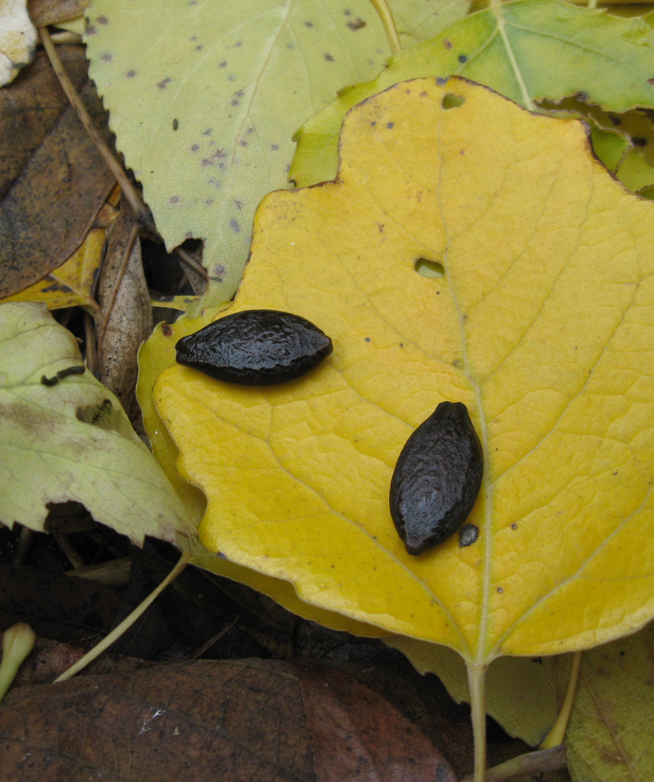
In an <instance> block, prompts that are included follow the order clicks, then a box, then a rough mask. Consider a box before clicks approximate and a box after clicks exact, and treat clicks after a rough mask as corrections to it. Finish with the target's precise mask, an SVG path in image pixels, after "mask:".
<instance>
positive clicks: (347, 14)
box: [343, 8, 352, 16]
mask: <svg viewBox="0 0 654 782" xmlns="http://www.w3.org/2000/svg"><path fill="white" fill-rule="evenodd" d="M343 13H344V14H345V16H351V15H352V11H350V10H349V9H348V8H346V9H345V10H344V11H343Z"/></svg>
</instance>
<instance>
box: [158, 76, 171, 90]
mask: <svg viewBox="0 0 654 782" xmlns="http://www.w3.org/2000/svg"><path fill="white" fill-rule="evenodd" d="M170 82H171V79H170V78H169V77H168V76H166V78H165V79H162V80H161V81H159V82H157V87H159V89H160V90H165V89H166V87H167V86H168V85H169V84H170Z"/></svg>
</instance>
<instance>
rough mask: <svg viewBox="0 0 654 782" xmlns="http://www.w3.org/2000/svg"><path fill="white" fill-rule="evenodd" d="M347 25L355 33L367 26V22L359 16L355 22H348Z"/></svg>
mask: <svg viewBox="0 0 654 782" xmlns="http://www.w3.org/2000/svg"><path fill="white" fill-rule="evenodd" d="M347 26H348V27H349V28H350V30H352V32H353V33H355V32H356V31H357V30H360V29H361V28H362V27H365V26H366V23H365V22H364V21H363V19H361V18H358V19H357V20H356V21H355V22H348V23H347Z"/></svg>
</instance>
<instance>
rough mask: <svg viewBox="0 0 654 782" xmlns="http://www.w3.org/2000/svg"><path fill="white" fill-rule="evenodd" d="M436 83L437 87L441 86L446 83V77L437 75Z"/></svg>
mask: <svg viewBox="0 0 654 782" xmlns="http://www.w3.org/2000/svg"><path fill="white" fill-rule="evenodd" d="M436 84H438V86H439V87H442V86H443V85H444V84H447V78H446V77H445V76H437V77H436Z"/></svg>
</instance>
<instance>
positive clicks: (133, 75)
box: [125, 71, 136, 79]
mask: <svg viewBox="0 0 654 782" xmlns="http://www.w3.org/2000/svg"><path fill="white" fill-rule="evenodd" d="M125 76H127V78H128V79H133V78H134V77H135V76H136V71H127V73H126V74H125Z"/></svg>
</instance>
